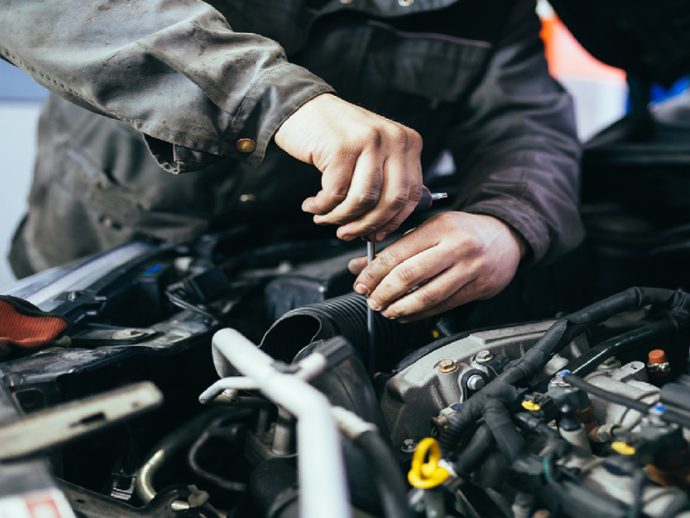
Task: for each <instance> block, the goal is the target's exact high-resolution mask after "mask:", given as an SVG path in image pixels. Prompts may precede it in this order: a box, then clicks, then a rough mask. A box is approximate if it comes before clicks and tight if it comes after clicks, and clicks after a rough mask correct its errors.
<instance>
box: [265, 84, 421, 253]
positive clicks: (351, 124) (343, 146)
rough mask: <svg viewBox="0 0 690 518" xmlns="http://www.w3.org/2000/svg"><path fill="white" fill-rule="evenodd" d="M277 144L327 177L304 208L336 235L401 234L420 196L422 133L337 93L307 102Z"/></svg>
mask: <svg viewBox="0 0 690 518" xmlns="http://www.w3.org/2000/svg"><path fill="white" fill-rule="evenodd" d="M275 141H276V144H278V146H280V147H281V148H282V149H283V150H284V151H286V152H287V153H288V154H290V155H291V156H293V157H295V158H297V159H298V160H302V161H303V162H307V163H309V164H313V165H314V166H316V168H317V169H318V170H319V171H321V173H322V179H321V186H322V189H321V191H319V192H318V193H317V194H316V196H313V197H310V198H307V199H306V200H304V203H303V204H302V210H304V211H305V212H309V213H311V214H314V222H315V223H317V224H322V225H323V224H334V225H339V228H338V230H337V236H338V237H339V238H340V239H344V240H351V239H354V238H356V237H361V236H369V235H371V236H373V237H375V239H376V240H377V241H380V240H382V239H384V238H385V236H386V235H388V234H390V233H391V232H393V231H394V230H395V229H397V228H398V227H399V226H400V224H401V223H402V222H403V221H405V219H406V218H407V217H408V216H409V215H410V214H411V213H412V211H413V210H414V208H415V206H416V205H417V202H418V201H419V200H420V198H421V196H422V189H423V186H422V169H421V163H420V153H421V151H422V138H421V137H420V136H419V133H417V132H416V131H414V130H412V129H410V128H407V127H405V126H403V125H401V124H398V123H396V122H393V121H390V120H388V119H386V118H384V117H381V116H380V115H376V114H375V113H372V112H370V111H367V110H365V109H363V108H360V107H359V106H355V105H354V104H350V103H348V102H346V101H343V100H342V99H339V98H338V97H336V96H334V95H331V94H322V95H319V96H318V97H315V98H314V99H312V100H311V101H309V102H307V103H306V104H305V105H303V106H302V107H301V108H300V109H298V110H297V111H296V112H295V113H294V114H292V115H291V116H290V117H289V118H288V119H287V120H286V121H285V122H284V123H283V124H282V126H281V127H280V128H279V129H278V131H277V132H276V135H275Z"/></svg>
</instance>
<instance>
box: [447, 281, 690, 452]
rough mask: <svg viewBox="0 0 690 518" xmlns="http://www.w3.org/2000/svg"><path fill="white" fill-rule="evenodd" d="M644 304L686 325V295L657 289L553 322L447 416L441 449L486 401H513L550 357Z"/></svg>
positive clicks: (689, 307)
mask: <svg viewBox="0 0 690 518" xmlns="http://www.w3.org/2000/svg"><path fill="white" fill-rule="evenodd" d="M647 305H654V306H659V307H663V308H666V309H668V310H670V312H671V318H672V319H673V320H674V322H675V323H676V326H677V327H683V326H686V325H687V324H688V320H689V317H690V295H689V294H687V293H685V292H683V291H680V290H678V291H673V290H665V289H661V288H630V289H628V290H626V291H623V292H621V293H619V294H617V295H613V296H611V297H609V298H607V299H604V300H602V301H600V302H596V303H594V304H592V305H590V306H588V307H586V308H584V309H582V310H580V311H576V312H575V313H572V314H570V315H567V316H565V317H563V318H561V319H559V320H557V321H556V322H555V323H554V324H553V325H552V326H551V327H550V328H549V329H548V330H547V331H546V333H545V334H544V335H543V336H542V337H541V339H539V341H537V343H536V344H535V345H534V346H533V347H532V348H530V349H529V350H528V351H527V352H526V353H525V354H524V355H523V356H522V357H521V358H519V359H518V360H516V361H515V362H513V363H512V364H511V365H509V366H508V367H507V368H506V369H505V370H504V371H503V372H502V373H501V374H500V375H499V376H497V377H496V378H495V379H494V380H492V381H491V382H490V383H489V384H488V385H487V386H486V387H484V389H482V390H481V391H480V392H477V393H476V394H475V395H474V396H472V397H470V398H469V399H468V400H467V401H466V402H465V403H464V404H463V406H462V407H461V409H460V411H459V412H457V413H456V414H453V415H451V416H450V418H449V422H448V425H447V426H446V427H445V428H443V429H441V437H440V438H441V441H440V442H441V446H442V447H443V449H444V450H445V451H451V450H453V449H454V448H455V447H456V445H457V443H458V441H459V439H460V437H462V434H463V432H464V431H465V430H466V428H467V427H468V426H470V425H472V424H473V423H474V422H476V420H477V419H479V418H480V417H481V416H482V414H483V412H484V406H485V405H486V403H487V401H489V400H490V399H493V398H497V399H500V400H501V401H504V402H513V401H515V399H516V398H517V389H516V388H515V387H516V386H517V385H518V384H519V383H521V382H524V381H525V380H529V379H530V378H533V377H534V376H536V375H537V374H539V373H540V372H541V370H542V369H543V368H544V365H546V363H547V362H548V361H549V360H550V359H551V358H552V357H553V355H554V354H556V353H557V352H559V351H560V350H561V349H562V348H563V347H565V346H566V345H568V344H569V343H570V342H571V341H572V340H573V339H574V338H576V337H577V336H579V335H581V334H582V333H584V332H586V331H587V330H588V329H590V328H591V327H593V326H594V325H596V324H598V323H601V322H603V321H604V320H606V319H608V318H611V317H612V316H615V315H617V314H619V313H622V312H623V311H627V310H630V309H636V308H641V307H644V306H647ZM511 391H512V395H511Z"/></svg>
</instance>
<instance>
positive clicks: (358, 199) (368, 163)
mask: <svg viewBox="0 0 690 518" xmlns="http://www.w3.org/2000/svg"><path fill="white" fill-rule="evenodd" d="M380 158H381V157H380V156H379V155H378V154H374V153H366V154H363V155H361V156H360V157H359V159H358V160H357V164H356V166H355V170H354V173H353V176H352V181H351V183H350V186H349V190H348V191H347V196H346V197H345V198H344V199H343V200H341V203H339V204H338V205H337V206H335V207H333V208H332V209H329V211H324V212H320V213H316V214H317V215H316V216H315V217H314V222H315V223H317V224H319V225H323V224H336V225H337V224H342V223H346V222H348V221H350V220H351V219H352V218H353V217H357V216H359V215H361V214H363V213H364V212H366V211H368V210H369V209H371V208H372V207H375V206H376V204H377V203H378V200H379V197H380V195H381V190H382V187H383V182H384V179H383V169H382V168H383V164H382V163H381V161H380ZM329 173H330V171H329ZM329 176H331V175H330V174H325V175H324V182H325V181H326V178H327V177H329ZM317 197H318V196H317ZM308 212H309V211H308ZM360 235H363V234H357V235H352V236H350V235H349V234H347V233H344V234H343V235H339V236H338V237H340V238H341V239H348V240H349V239H353V238H355V237H358V236H360Z"/></svg>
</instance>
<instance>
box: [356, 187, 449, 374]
mask: <svg viewBox="0 0 690 518" xmlns="http://www.w3.org/2000/svg"><path fill="white" fill-rule="evenodd" d="M446 198H448V193H447V192H434V193H432V192H431V191H430V190H429V188H428V187H426V186H425V187H424V191H423V192H422V198H421V199H420V200H419V202H418V203H417V206H416V207H415V209H414V212H421V211H423V210H429V209H430V208H431V206H432V205H433V204H434V202H435V201H438V200H444V199H446ZM375 257H376V242H375V241H374V240H373V239H368V240H367V264H368V265H369V264H371V262H372V261H373V260H374V258H375ZM367 335H368V337H369V358H368V359H369V362H368V363H369V370H370V372H372V373H373V371H374V368H375V365H376V336H375V331H374V310H373V309H371V308H370V307H369V305H368V304H367Z"/></svg>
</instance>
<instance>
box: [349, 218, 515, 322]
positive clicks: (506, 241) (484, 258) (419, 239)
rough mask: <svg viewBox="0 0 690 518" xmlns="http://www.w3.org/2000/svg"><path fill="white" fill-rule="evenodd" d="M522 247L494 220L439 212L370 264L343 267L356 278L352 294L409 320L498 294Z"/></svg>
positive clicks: (357, 261) (354, 262) (510, 231)
mask: <svg viewBox="0 0 690 518" xmlns="http://www.w3.org/2000/svg"><path fill="white" fill-rule="evenodd" d="M525 247H526V245H525V243H524V241H523V239H522V238H521V237H519V236H518V235H517V234H516V233H515V231H514V230H513V229H511V228H510V227H509V226H508V225H506V224H505V223H503V222H502V221H501V220H499V219H496V218H494V217H492V216H485V215H477V214H469V213H466V212H444V213H441V214H438V215H436V216H434V217H432V218H430V219H428V220H427V221H425V222H424V223H423V224H422V225H420V226H419V227H417V228H416V229H414V230H413V231H411V232H409V233H407V234H405V235H404V236H403V237H401V238H400V239H399V240H398V241H396V242H395V243H393V244H391V245H389V246H388V247H387V248H386V249H384V250H383V251H382V252H381V253H380V254H378V256H377V257H376V259H375V260H374V261H373V262H372V263H371V265H369V266H367V260H366V257H359V258H357V259H353V260H352V261H350V264H349V265H348V267H349V269H350V271H351V272H352V273H354V274H355V275H358V277H357V280H356V281H355V285H354V289H355V291H356V292H357V293H360V294H361V295H369V306H370V307H371V308H372V309H374V310H376V311H381V313H382V314H383V316H385V317H386V318H393V319H399V320H400V321H401V322H408V321H411V320H419V319H422V318H426V317H429V316H432V315H436V314H438V313H443V312H444V311H448V310H449V309H452V308H454V307H456V306H459V305H461V304H465V303H467V302H470V301H473V300H485V299H489V298H491V297H493V296H494V295H497V294H498V293H499V292H500V291H501V290H502V289H503V288H505V287H506V286H507V285H508V283H509V282H510V281H511V280H512V279H513V277H514V275H515V272H516V270H517V268H518V265H519V264H520V259H521V258H522V256H523V255H524V253H525ZM415 288H416V289H415ZM410 290H414V291H411V292H410Z"/></svg>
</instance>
